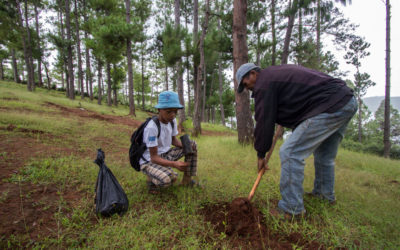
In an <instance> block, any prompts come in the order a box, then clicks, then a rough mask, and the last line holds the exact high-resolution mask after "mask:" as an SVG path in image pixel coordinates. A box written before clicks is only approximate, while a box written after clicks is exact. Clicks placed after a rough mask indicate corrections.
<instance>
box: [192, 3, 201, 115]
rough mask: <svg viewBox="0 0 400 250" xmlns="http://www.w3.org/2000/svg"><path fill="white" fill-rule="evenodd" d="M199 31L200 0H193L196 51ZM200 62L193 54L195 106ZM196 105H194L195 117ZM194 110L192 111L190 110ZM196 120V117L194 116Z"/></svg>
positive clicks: (196, 49) (194, 46)
mask: <svg viewBox="0 0 400 250" xmlns="http://www.w3.org/2000/svg"><path fill="white" fill-rule="evenodd" d="M198 33H199V2H198V0H193V49H194V51H198ZM198 67H199V66H198V62H197V61H196V57H195V56H193V99H194V100H193V106H196V104H195V102H196V98H197V97H196V95H197V94H198V93H197V72H198ZM195 109H196V108H195V107H193V114H192V117H194V113H195ZM190 112H192V111H190ZM193 122H194V118H193Z"/></svg>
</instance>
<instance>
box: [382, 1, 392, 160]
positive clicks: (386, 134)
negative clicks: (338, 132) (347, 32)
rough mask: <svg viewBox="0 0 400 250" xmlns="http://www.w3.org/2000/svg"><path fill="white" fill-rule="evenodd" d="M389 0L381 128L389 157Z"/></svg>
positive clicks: (384, 150)
mask: <svg viewBox="0 0 400 250" xmlns="http://www.w3.org/2000/svg"><path fill="white" fill-rule="evenodd" d="M390 8H391V6H390V0H386V59H385V66H386V72H385V73H386V74H385V78H386V79H385V80H386V86H385V121H384V129H383V145H384V147H383V156H384V157H385V158H389V157H390V146H391V145H390V75H391V72H390V15H391V13H390Z"/></svg>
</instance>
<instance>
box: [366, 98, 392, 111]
mask: <svg viewBox="0 0 400 250" xmlns="http://www.w3.org/2000/svg"><path fill="white" fill-rule="evenodd" d="M384 99H385V97H384V96H372V97H366V98H363V101H364V103H365V105H367V107H368V109H369V110H370V111H371V112H372V113H375V111H376V110H377V109H378V107H379V105H380V104H381V102H382V100H384ZM390 105H392V107H394V108H395V109H397V110H399V111H400V96H394V97H390Z"/></svg>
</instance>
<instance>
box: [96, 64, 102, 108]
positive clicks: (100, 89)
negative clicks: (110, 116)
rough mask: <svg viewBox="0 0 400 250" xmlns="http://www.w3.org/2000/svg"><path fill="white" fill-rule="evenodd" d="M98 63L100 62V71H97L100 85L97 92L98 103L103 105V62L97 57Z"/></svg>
mask: <svg viewBox="0 0 400 250" xmlns="http://www.w3.org/2000/svg"><path fill="white" fill-rule="evenodd" d="M97 64H98V66H97V68H98V73H97V76H98V84H99V86H98V94H97V98H98V99H97V104H99V105H101V98H102V94H101V93H102V88H101V82H102V79H101V78H102V66H103V65H102V62H101V61H100V59H97Z"/></svg>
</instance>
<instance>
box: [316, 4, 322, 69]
mask: <svg viewBox="0 0 400 250" xmlns="http://www.w3.org/2000/svg"><path fill="white" fill-rule="evenodd" d="M320 53H321V0H317V66H319V63H320V61H321V56H320Z"/></svg>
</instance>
